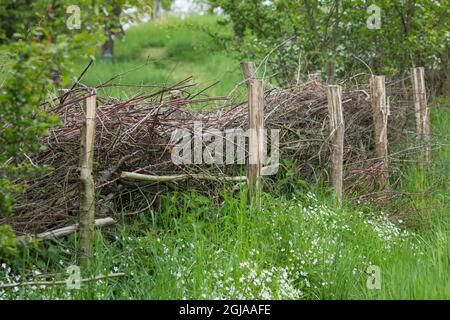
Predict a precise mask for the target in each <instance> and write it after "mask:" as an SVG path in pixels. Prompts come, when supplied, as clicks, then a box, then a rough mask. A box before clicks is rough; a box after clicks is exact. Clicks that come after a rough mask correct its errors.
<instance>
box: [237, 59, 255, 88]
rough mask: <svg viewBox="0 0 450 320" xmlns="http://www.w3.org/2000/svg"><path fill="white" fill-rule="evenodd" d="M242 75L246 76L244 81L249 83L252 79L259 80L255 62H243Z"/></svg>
mask: <svg viewBox="0 0 450 320" xmlns="http://www.w3.org/2000/svg"><path fill="white" fill-rule="evenodd" d="M241 69H242V73H243V74H244V80H245V81H246V83H247V86H248V83H249V80H251V79H258V76H257V72H256V64H255V63H254V62H242V63H241Z"/></svg>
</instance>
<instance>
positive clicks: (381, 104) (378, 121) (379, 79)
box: [370, 76, 390, 189]
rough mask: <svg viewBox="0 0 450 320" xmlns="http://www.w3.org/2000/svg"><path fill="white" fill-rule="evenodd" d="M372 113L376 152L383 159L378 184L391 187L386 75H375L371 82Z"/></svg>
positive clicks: (378, 158) (384, 187)
mask: <svg viewBox="0 0 450 320" xmlns="http://www.w3.org/2000/svg"><path fill="white" fill-rule="evenodd" d="M370 87H371V92H372V115H373V128H374V138H375V152H376V157H377V160H379V161H381V170H382V174H381V175H379V180H378V184H379V187H380V188H382V189H388V188H389V176H388V140H387V122H388V116H389V112H390V111H389V103H388V101H387V98H386V85H385V78H384V76H373V77H372V80H371V83H370Z"/></svg>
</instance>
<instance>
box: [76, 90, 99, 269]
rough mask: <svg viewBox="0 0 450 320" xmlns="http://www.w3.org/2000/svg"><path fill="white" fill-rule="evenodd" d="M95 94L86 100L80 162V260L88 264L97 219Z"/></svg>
mask: <svg viewBox="0 0 450 320" xmlns="http://www.w3.org/2000/svg"><path fill="white" fill-rule="evenodd" d="M96 99H97V96H96V95H95V93H94V94H93V95H91V96H90V97H88V98H86V104H85V107H84V111H85V117H86V118H85V121H84V124H83V128H82V130H81V144H80V162H79V168H78V173H79V186H80V187H79V188H80V213H79V220H80V243H79V259H80V262H81V263H83V264H84V263H86V262H87V261H88V258H89V257H90V255H91V247H92V243H91V242H92V235H93V233H94V217H95V185H94V178H93V175H92V166H93V160H94V137H95V113H96V112H95V109H96Z"/></svg>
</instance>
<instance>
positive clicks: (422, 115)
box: [411, 67, 431, 162]
mask: <svg viewBox="0 0 450 320" xmlns="http://www.w3.org/2000/svg"><path fill="white" fill-rule="evenodd" d="M411 78H412V85H413V94H414V107H415V112H416V130H417V138H418V139H419V141H421V142H423V144H424V145H425V150H424V155H425V161H426V162H429V161H430V151H431V146H430V115H429V110H428V105H427V92H426V88H425V70H424V68H423V67H419V68H413V69H411Z"/></svg>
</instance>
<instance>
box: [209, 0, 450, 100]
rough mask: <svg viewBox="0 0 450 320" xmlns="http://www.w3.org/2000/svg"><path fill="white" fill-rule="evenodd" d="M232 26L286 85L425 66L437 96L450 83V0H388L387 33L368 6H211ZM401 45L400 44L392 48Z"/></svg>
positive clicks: (289, 0) (246, 48)
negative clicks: (304, 78) (308, 78)
mask: <svg viewBox="0 0 450 320" xmlns="http://www.w3.org/2000/svg"><path fill="white" fill-rule="evenodd" d="M209 3H210V4H211V5H212V8H216V7H221V8H222V9H223V10H224V12H225V13H226V14H227V15H226V17H225V18H224V19H223V20H224V21H225V22H227V23H231V24H232V26H233V30H234V34H235V39H234V41H235V42H237V43H238V44H239V46H238V48H240V51H241V55H242V57H245V58H247V59H263V58H264V57H265V56H266V55H267V54H268V53H271V54H270V57H269V59H270V64H269V67H270V68H271V70H272V73H273V74H274V75H275V78H276V80H277V81H278V82H279V83H280V84H287V83H290V82H295V81H296V77H297V74H298V71H299V70H300V74H303V75H305V74H307V73H310V72H317V71H321V72H323V73H324V74H326V75H327V76H328V78H329V79H330V80H331V81H332V80H333V78H334V75H335V74H336V75H337V76H340V77H342V76H345V75H346V74H355V73H356V72H361V71H363V72H369V70H368V68H367V66H368V67H369V68H370V70H371V71H372V72H374V73H380V74H381V73H383V74H387V75H389V74H395V73H400V72H403V71H405V70H407V69H409V68H410V67H412V66H419V65H422V66H426V67H427V69H428V70H427V75H428V77H429V79H428V80H429V83H432V84H433V87H435V89H436V90H437V91H438V92H443V91H445V90H444V86H447V87H448V85H449V80H448V69H449V53H448V52H449V50H448V49H449V48H448V43H449V38H450V36H449V25H448V23H449V12H450V11H449V10H450V9H449V8H450V5H449V1H448V0H446V1H429V0H402V1H398V0H383V1H377V2H376V3H375V4H376V5H377V6H379V8H380V9H381V11H380V13H381V15H380V16H381V28H379V29H370V28H368V26H367V20H368V18H369V17H370V15H371V14H372V13H371V12H370V11H369V12H368V8H369V7H370V6H371V5H373V4H374V2H373V1H366V0H296V1H293V0H274V1H244V0H209ZM394 44H395V45H394Z"/></svg>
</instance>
